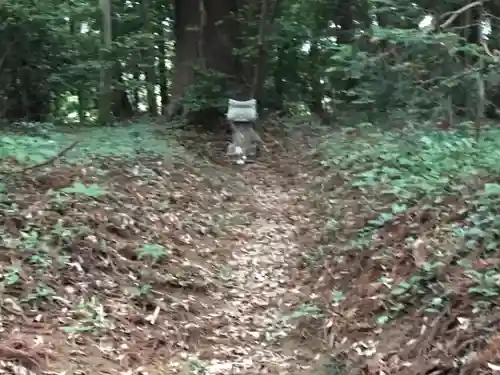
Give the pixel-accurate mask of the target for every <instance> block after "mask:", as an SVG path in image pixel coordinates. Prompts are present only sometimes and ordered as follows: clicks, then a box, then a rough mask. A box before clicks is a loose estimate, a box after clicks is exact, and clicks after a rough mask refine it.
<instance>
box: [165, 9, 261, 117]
mask: <svg viewBox="0 0 500 375" xmlns="http://www.w3.org/2000/svg"><path fill="white" fill-rule="evenodd" d="M175 5H176V7H175V28H174V30H175V37H176V46H175V60H174V77H173V81H172V89H171V98H170V103H169V105H168V111H167V112H168V113H167V116H168V117H169V118H171V117H172V116H173V115H175V114H177V113H178V112H180V111H181V108H180V102H181V100H182V97H183V95H184V92H185V89H186V88H187V87H188V86H189V85H190V84H191V83H193V79H194V77H195V75H194V73H195V72H194V69H193V66H194V65H195V64H196V65H197V68H198V69H203V70H205V71H215V72H217V73H218V74H223V75H225V76H226V79H225V81H224V84H225V86H226V87H224V88H223V90H222V92H220V95H221V96H222V97H223V98H230V97H231V98H233V99H237V100H247V99H249V98H250V97H251V85H252V79H251V76H250V74H247V72H246V71H245V68H244V65H243V63H242V61H241V58H240V57H239V56H237V55H236V54H235V53H234V52H233V51H234V50H238V49H241V48H242V47H243V42H242V39H241V38H240V25H239V23H238V21H237V20H236V19H235V18H234V16H235V15H236V14H237V12H238V9H237V6H236V2H235V1H234V0H177V1H176V3H175ZM204 112H205V111H204ZM208 113H211V111H210V110H209V111H208ZM204 117H206V116H204ZM194 118H199V117H198V116H194Z"/></svg>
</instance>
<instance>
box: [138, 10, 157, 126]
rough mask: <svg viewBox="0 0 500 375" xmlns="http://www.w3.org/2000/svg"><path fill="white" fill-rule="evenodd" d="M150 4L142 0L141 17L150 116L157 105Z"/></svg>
mask: <svg viewBox="0 0 500 375" xmlns="http://www.w3.org/2000/svg"><path fill="white" fill-rule="evenodd" d="M151 11H152V9H151V6H150V3H149V0H142V19H143V24H144V32H145V33H146V34H147V35H148V39H147V41H148V43H147V48H146V50H145V51H144V52H145V53H144V57H145V60H146V61H145V62H146V69H145V75H146V84H147V86H146V88H147V98H148V112H149V115H150V116H153V117H156V116H157V115H158V105H157V103H156V52H155V44H154V39H153V27H152V23H151Z"/></svg>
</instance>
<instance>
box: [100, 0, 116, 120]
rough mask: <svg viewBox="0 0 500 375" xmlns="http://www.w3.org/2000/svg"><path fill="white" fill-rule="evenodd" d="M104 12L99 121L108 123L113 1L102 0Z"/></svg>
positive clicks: (111, 75)
mask: <svg viewBox="0 0 500 375" xmlns="http://www.w3.org/2000/svg"><path fill="white" fill-rule="evenodd" d="M100 6H101V13H102V29H101V35H102V43H103V45H102V48H101V64H102V67H101V79H100V87H99V116H98V122H99V123H100V124H102V125H106V124H108V123H109V122H110V121H111V103H112V90H111V82H112V79H113V70H112V68H110V67H109V66H108V59H107V57H108V53H107V52H106V51H110V50H111V45H112V43H113V34H112V27H111V1H110V0H100Z"/></svg>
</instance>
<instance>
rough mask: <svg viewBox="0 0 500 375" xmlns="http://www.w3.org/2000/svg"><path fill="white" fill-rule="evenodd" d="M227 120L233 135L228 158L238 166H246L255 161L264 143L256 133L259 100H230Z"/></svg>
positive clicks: (228, 148) (228, 149)
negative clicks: (247, 163)
mask: <svg viewBox="0 0 500 375" xmlns="http://www.w3.org/2000/svg"><path fill="white" fill-rule="evenodd" d="M226 118H227V120H228V122H229V125H230V126H231V133H232V134H231V137H232V139H231V143H230V144H229V145H228V147H227V156H228V157H229V158H230V159H231V160H232V161H234V162H235V163H236V164H245V163H246V162H248V161H251V160H253V159H255V158H256V157H257V156H258V153H259V149H260V145H261V143H262V140H261V139H260V137H259V135H258V134H257V132H256V131H255V122H256V121H257V118H258V113H257V100H255V99H250V100H246V101H238V100H234V99H229V101H228V109H227V113H226Z"/></svg>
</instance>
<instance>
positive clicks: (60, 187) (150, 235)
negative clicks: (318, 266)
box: [0, 136, 317, 375]
mask: <svg viewBox="0 0 500 375" xmlns="http://www.w3.org/2000/svg"><path fill="white" fill-rule="evenodd" d="M196 137H197V138H196V141H197V142H198V143H197V144H199V136H196ZM153 138H154V137H153ZM131 142H132V144H134V142H135V139H134V140H132V141H131ZM208 143H209V142H207V144H208ZM108 147H109V145H108ZM94 148H95V147H94ZM276 148H277V149H276V150H274V151H272V152H269V153H268V154H267V155H264V157H262V158H261V159H259V161H257V162H256V163H254V164H249V165H245V166H229V165H227V164H222V165H217V163H212V164H210V163H209V164H210V165H209V166H208V167H206V168H205V167H204V165H205V164H200V165H199V166H195V164H193V165H190V164H189V162H184V163H183V162H179V163H177V164H176V163H174V162H171V161H168V160H158V159H155V158H149V157H143V158H142V159H141V158H140V155H139V158H137V159H126V158H122V157H113V156H106V157H101V158H90V159H89V160H88V161H87V162H86V164H83V163H81V162H80V161H79V160H78V159H75V160H76V162H74V163H73V164H69V165H67V164H64V163H63V165H60V164H58V165H54V166H50V167H49V168H47V169H39V170H36V169H35V170H31V171H29V173H26V174H24V175H22V176H19V180H13V181H12V183H11V184H7V186H6V192H7V194H8V197H9V199H10V201H11V202H12V204H13V207H16V209H13V210H9V211H5V212H3V214H4V216H3V219H2V220H3V225H4V226H5V228H6V234H5V237H4V238H5V239H7V240H8V241H4V245H5V248H4V250H5V251H4V252H5V255H6V256H5V259H2V261H3V262H5V263H6V266H9V267H10V264H20V265H21V267H22V268H21V269H22V278H17V279H13V280H14V281H13V282H12V283H9V284H5V285H4V289H3V293H4V297H5V298H3V300H1V301H2V302H1V307H3V308H4V313H5V319H3V321H2V322H1V324H0V326H1V328H2V331H1V332H2V333H0V339H2V340H3V341H2V343H3V344H2V345H0V368H5V369H10V368H11V367H12V366H11V365H12V363H14V364H15V363H20V364H21V365H23V366H25V367H28V368H30V369H32V370H34V371H35V372H36V373H40V370H47V371H46V373H53V374H56V373H57V374H59V373H65V374H86V373H93V374H127V375H129V374H130V375H133V374H152V375H156V374H169V375H170V374H180V375H201V374H206V375H217V374H219V375H225V374H247V375H253V374H272V375H288V374H289V375H292V374H293V375H299V374H300V375H302V374H304V372H303V371H304V370H305V371H306V373H308V372H307V371H308V370H307V368H308V367H309V365H311V364H313V361H314V357H315V355H316V354H317V353H315V352H314V348H313V346H312V344H311V343H310V342H308V343H302V342H301V341H300V338H299V340H297V339H296V337H297V336H300V335H294V334H293V333H292V331H293V328H294V327H293V321H291V320H290V319H289V317H290V315H291V314H293V313H294V312H296V311H297V308H298V307H299V305H300V304H301V303H303V302H304V301H307V296H306V297H304V293H303V289H302V288H301V281H300V279H299V280H297V276H296V274H298V273H297V272H295V271H296V266H297V264H298V261H299V260H300V257H301V254H303V253H305V252H307V251H308V250H309V249H310V248H308V247H306V246H304V244H303V240H304V238H303V234H304V231H307V238H309V237H311V236H314V228H312V227H313V220H312V219H311V216H310V215H312V214H313V212H311V206H310V205H309V204H308V201H307V196H308V194H309V189H310V188H311V185H312V183H313V181H312V180H313V178H312V176H310V175H308V173H310V171H309V170H308V168H307V166H306V164H307V163H304V162H303V160H302V157H303V156H304V155H305V153H306V151H307V150H308V146H307V145H306V143H305V142H302V141H300V140H299V141H297V142H295V143H293V144H292V145H291V146H290V147H288V149H285V148H283V147H282V146H277V147H276ZM301 148H304V149H301ZM217 149H219V150H220V149H223V148H222V147H219V148H217ZM211 159H214V158H211ZM8 166H9V165H7V167H8ZM205 166H206V165H205ZM25 228H28V229H25ZM311 228H312V229H311ZM30 241H31V242H30ZM20 250H21V251H20ZM30 257H31V258H30ZM27 259H28V260H29V259H32V260H34V261H27ZM9 269H10V268H9ZM16 270H17V268H16ZM9 280H10V279H9ZM47 286H50V289H48V292H47V293H48V294H47V293H46V290H47V288H48V287H47ZM44 288H45V289H44ZM34 293H35V294H34ZM11 305H12V306H14V308H13V307H12V306H11ZM2 361H3V362H2ZM11 362H12V363H11ZM9 366H10V367H9ZM7 371H11V370H7ZM11 372H12V371H11ZM14 372H15V371H14Z"/></svg>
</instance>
